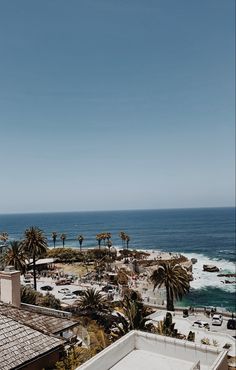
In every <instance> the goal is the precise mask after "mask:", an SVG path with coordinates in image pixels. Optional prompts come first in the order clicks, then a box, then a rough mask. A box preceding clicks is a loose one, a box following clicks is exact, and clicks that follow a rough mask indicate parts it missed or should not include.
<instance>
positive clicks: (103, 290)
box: [102, 285, 113, 293]
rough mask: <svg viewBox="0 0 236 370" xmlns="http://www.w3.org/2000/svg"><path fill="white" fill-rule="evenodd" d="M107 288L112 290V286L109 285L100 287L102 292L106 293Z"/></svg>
mask: <svg viewBox="0 0 236 370" xmlns="http://www.w3.org/2000/svg"><path fill="white" fill-rule="evenodd" d="M109 290H112V291H113V287H112V286H111V285H105V286H104V287H103V288H102V292H106V293H108V291H109Z"/></svg>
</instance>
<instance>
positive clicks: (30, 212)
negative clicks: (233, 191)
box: [0, 205, 236, 216]
mask: <svg viewBox="0 0 236 370" xmlns="http://www.w3.org/2000/svg"><path fill="white" fill-rule="evenodd" d="M225 208H234V209H236V206H235V205H231V206H201V207H196V206H195V207H166V208H130V209H129V208H126V209H95V210H92V209H89V210H71V211H68V210H65V211H26V212H21V211H20V212H18V211H16V212H0V215H1V216H2V215H3V216H4V215H35V214H57V213H60V214H62V213H96V212H98V213H99V212H104V213H105V212H132V211H171V210H173V211H174V210H195V209H196V210H198V209H199V210H201V209H225Z"/></svg>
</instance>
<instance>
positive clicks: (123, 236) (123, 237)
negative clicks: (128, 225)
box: [119, 231, 126, 247]
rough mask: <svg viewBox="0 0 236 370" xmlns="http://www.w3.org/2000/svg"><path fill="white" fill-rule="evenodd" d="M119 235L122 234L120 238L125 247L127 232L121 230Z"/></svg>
mask: <svg viewBox="0 0 236 370" xmlns="http://www.w3.org/2000/svg"><path fill="white" fill-rule="evenodd" d="M119 235H120V238H121V242H122V246H123V247H124V242H125V236H126V234H125V232H124V231H121V232H120V234H119Z"/></svg>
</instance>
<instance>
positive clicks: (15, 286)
mask: <svg viewBox="0 0 236 370" xmlns="http://www.w3.org/2000/svg"><path fill="white" fill-rule="evenodd" d="M0 301H2V302H4V303H10V304H12V305H14V306H16V307H20V271H15V270H11V271H6V270H5V271H0Z"/></svg>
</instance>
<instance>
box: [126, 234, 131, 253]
mask: <svg viewBox="0 0 236 370" xmlns="http://www.w3.org/2000/svg"><path fill="white" fill-rule="evenodd" d="M125 241H126V248H127V250H128V249H129V242H130V237H129V235H127V234H126V235H125Z"/></svg>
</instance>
